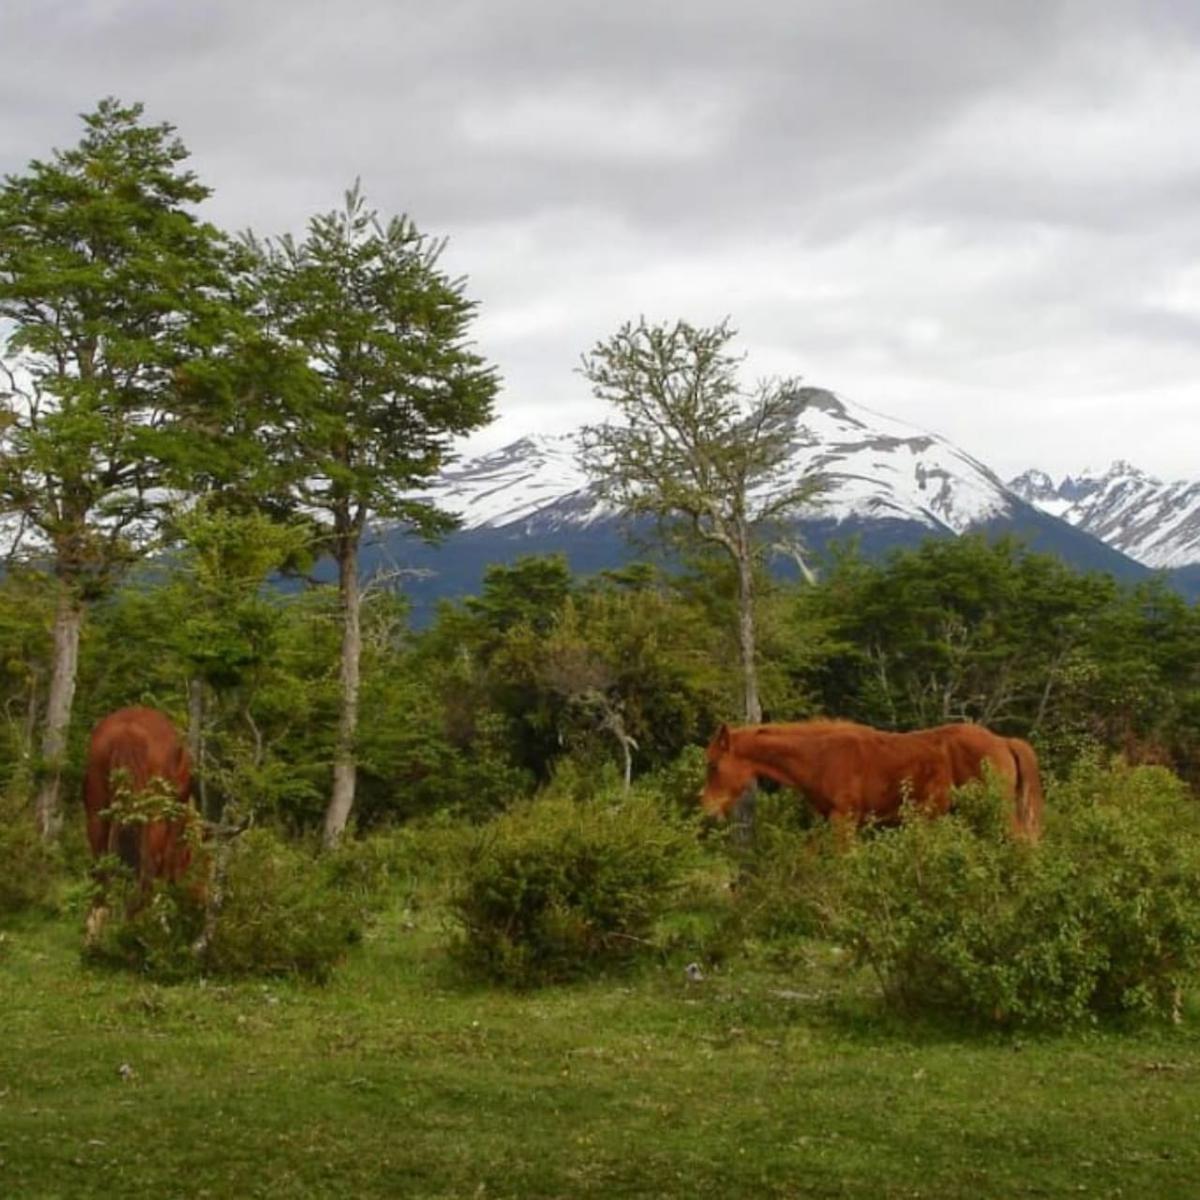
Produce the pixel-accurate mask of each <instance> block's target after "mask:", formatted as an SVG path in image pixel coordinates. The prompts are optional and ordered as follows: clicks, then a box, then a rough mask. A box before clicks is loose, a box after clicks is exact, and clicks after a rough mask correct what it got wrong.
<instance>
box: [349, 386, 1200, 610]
mask: <svg viewBox="0 0 1200 1200" xmlns="http://www.w3.org/2000/svg"><path fill="white" fill-rule="evenodd" d="M795 401H796V403H795V406H794V410H793V412H792V414H791V416H790V418H789V421H788V424H787V426H786V433H787V437H788V441H789V455H788V460H787V469H786V470H785V471H783V472H782V473H781V476H778V477H776V478H773V479H772V480H770V481H768V482H766V483H764V484H763V485H761V486H760V487H759V488H757V489H755V490H754V492H753V493H752V498H753V499H755V500H757V501H765V500H767V499H769V497H770V494H771V489H773V488H776V489H777V488H782V487H790V486H792V485H793V484H794V483H795V481H796V478H797V476H798V475H801V474H807V473H812V472H817V473H820V474H821V475H823V476H824V478H825V479H826V481H827V483H828V488H827V490H826V492H825V493H824V494H823V495H822V497H821V501H820V502H819V503H816V504H813V505H809V506H807V507H804V508H801V509H800V510H798V512H797V513H796V516H795V519H794V521H793V522H792V524H793V526H794V528H795V532H797V533H798V534H799V536H800V538H801V539H802V540H803V541H804V542H805V543H806V544H807V545H808V547H809V550H810V552H811V553H812V555H814V556H816V557H819V556H820V555H821V554H823V553H825V552H826V551H827V550H828V549H829V548H830V547H831V546H832V545H833V544H834V543H835V542H845V541H847V540H848V539H851V538H853V539H854V540H856V541H857V542H858V543H859V544H860V547H861V549H862V552H863V553H864V554H865V555H867V556H868V557H878V556H880V555H882V554H885V553H887V552H888V551H889V550H891V549H895V548H898V547H911V546H915V545H917V544H919V543H920V542H921V541H922V540H924V539H925V538H927V537H931V536H933V537H956V536H961V535H962V534H964V533H969V532H979V533H982V534H984V535H986V536H988V537H1000V536H1004V535H1010V534H1011V535H1015V536H1017V537H1018V538H1019V539H1021V540H1022V541H1023V542H1025V543H1026V544H1027V545H1029V546H1030V548H1031V549H1034V550H1040V551H1047V552H1051V553H1056V554H1058V555H1059V556H1060V557H1061V558H1063V559H1064V560H1065V561H1067V562H1068V563H1070V564H1072V565H1074V566H1076V567H1077V568H1078V569H1081V570H1099V571H1106V572H1108V573H1110V574H1112V575H1114V576H1116V577H1117V578H1119V579H1121V580H1123V581H1125V582H1136V581H1138V580H1142V579H1147V578H1149V577H1150V575H1151V574H1152V570H1151V569H1150V568H1149V567H1148V566H1147V565H1145V564H1142V563H1139V562H1137V561H1135V560H1134V559H1133V558H1131V557H1130V556H1129V555H1127V554H1125V553H1123V552H1121V551H1120V550H1119V549H1116V548H1114V547H1113V546H1111V545H1109V544H1107V543H1106V542H1105V541H1104V540H1103V539H1101V538H1099V537H1097V536H1096V535H1094V534H1093V533H1091V532H1089V531H1088V530H1087V529H1083V528H1080V527H1079V526H1078V525H1075V524H1073V523H1071V522H1070V521H1067V520H1063V519H1062V518H1061V517H1060V516H1058V515H1057V514H1056V513H1054V512H1053V511H1052V510H1051V509H1052V506H1053V503H1057V504H1058V505H1059V506H1069V504H1071V503H1073V501H1070V500H1068V499H1066V498H1064V497H1063V496H1062V495H1060V494H1059V492H1060V489H1061V486H1062V485H1060V484H1055V482H1054V481H1053V480H1052V479H1051V478H1050V477H1049V476H1044V478H1043V479H1042V480H1040V481H1034V480H1032V478H1031V479H1030V480H1027V481H1026V483H1025V484H1022V485H1021V487H1019V488H1017V487H1013V486H1010V484H1007V483H1005V482H1004V481H1003V480H1002V479H1001V478H1000V477H999V476H998V475H997V474H996V473H995V472H994V471H992V470H991V469H990V468H989V467H987V466H986V465H985V464H984V463H983V462H982V461H981V460H979V459H977V458H975V457H974V456H972V455H971V454H969V453H967V452H965V451H964V450H962V449H960V448H959V447H957V446H955V445H953V444H952V443H951V442H949V441H948V440H947V439H946V438H944V437H941V436H940V435H938V434H935V433H931V432H929V431H927V430H923V429H919V428H917V427H915V426H913V425H910V424H908V423H907V422H904V421H900V420H898V419H896V418H893V417H890V416H887V415H885V414H882V413H878V412H876V411H875V410H873V409H870V408H867V407H866V406H864V405H859V404H856V403H853V402H851V401H849V400H846V399H844V398H842V397H839V396H837V395H836V394H834V393H832V392H829V391H826V390H824V389H820V388H803V389H799V390H798V391H797V392H796V394H795ZM579 445H580V441H579V431H578V430H576V431H573V432H571V433H566V434H537V433H534V434H528V435H526V436H524V437H521V438H518V439H516V440H514V441H513V442H511V443H509V444H508V445H506V446H503V447H500V448H499V449H497V450H493V451H491V452H489V453H486V454H482V455H478V456H475V457H473V458H470V459H467V460H465V461H463V462H460V463H457V464H455V465H453V466H452V467H450V468H448V469H447V470H446V471H444V472H443V473H442V475H441V476H440V477H439V478H438V479H437V480H436V481H435V482H434V484H433V486H432V487H431V488H430V489H429V490H428V491H426V492H424V493H423V499H425V500H427V501H431V502H432V503H434V504H436V505H438V506H439V507H442V508H444V509H447V510H448V511H450V512H453V513H455V514H456V515H457V516H458V517H459V518H460V520H461V522H462V528H461V529H460V530H459V531H458V532H456V533H454V534H452V535H451V536H450V537H449V538H448V539H447V541H446V542H445V544H444V545H442V546H440V547H426V546H424V545H421V544H420V543H417V542H414V541H413V540H412V539H411V538H407V537H405V536H403V533H402V531H399V530H391V531H388V530H384V531H380V539H379V541H378V543H377V545H376V548H375V551H374V552H375V553H377V555H378V559H379V561H380V563H387V564H389V565H391V566H397V565H398V566H401V567H403V568H407V569H409V570H411V571H414V572H416V573H417V574H418V575H419V576H420V577H419V578H415V577H414V579H413V580H412V586H411V587H410V586H409V585H408V584H406V590H407V591H409V592H410V593H411V594H412V595H413V596H414V598H415V600H416V602H417V603H418V604H419V605H424V604H427V603H429V602H430V601H431V600H432V599H436V598H439V597H441V596H446V595H461V594H465V593H469V592H472V591H476V590H478V586H479V584H480V582H481V580H482V576H483V572H484V570H485V569H486V567H487V566H488V565H489V564H490V563H495V562H499V563H503V562H511V561H512V560H513V559H515V558H516V557H517V556H518V555H521V554H544V553H563V554H565V555H566V556H567V558H568V560H569V561H570V563H571V566H572V568H573V569H574V570H576V571H578V572H581V573H588V572H594V571H598V570H604V569H612V568H616V567H619V566H621V565H623V564H624V563H625V562H628V561H629V560H630V559H631V558H632V557H634V555H635V550H634V549H633V548H632V547H631V545H630V542H629V540H628V538H627V536H626V533H627V530H626V526H625V523H624V522H623V521H622V519H621V517H620V514H619V513H618V512H617V511H616V510H615V508H613V507H612V506H611V505H610V504H608V503H606V502H605V501H604V500H603V499H602V497H601V496H600V495H599V494H598V492H597V490H596V489H595V488H594V487H593V486H592V485H591V483H590V481H589V479H588V477H587V475H586V473H585V472H584V470H583V468H582V466H581V465H580V463H579V461H578V450H579ZM1026 474H1027V475H1030V476H1031V477H1032V476H1033V475H1034V474H1035V473H1034V472H1027V473H1026ZM1020 478H1023V477H1020ZM1081 478H1082V477H1081ZM1034 482H1040V483H1041V485H1042V490H1043V491H1044V492H1045V494H1044V495H1040V496H1036V497H1035V498H1034V499H1027V498H1026V496H1025V495H1022V494H1021V493H1022V491H1030V490H1032V491H1033V492H1036V491H1037V488H1033V487H1032V484H1033V483H1034ZM1078 490H1079V492H1080V494H1081V495H1082V494H1084V493H1086V494H1088V495H1090V494H1092V491H1093V490H1094V489H1093V488H1092V486H1091V481H1090V477H1089V479H1088V480H1085V481H1084V482H1083V483H1080V484H1079V485H1078ZM1047 506H1050V507H1049V508H1048V507H1047ZM371 553H372V552H371V551H368V552H367V554H366V555H365V557H364V563H367V562H369V561H370V559H371ZM780 569H781V571H782V572H783V573H784V574H787V573H790V571H792V570H794V564H793V565H792V566H789V565H787V564H784V563H781V564H780ZM1180 580H1181V582H1180V587H1181V590H1183V591H1185V592H1187V593H1188V594H1193V595H1194V594H1196V593H1197V592H1200V571H1197V572H1194V573H1191V574H1188V575H1187V576H1186V577H1185V576H1181V577H1180Z"/></svg>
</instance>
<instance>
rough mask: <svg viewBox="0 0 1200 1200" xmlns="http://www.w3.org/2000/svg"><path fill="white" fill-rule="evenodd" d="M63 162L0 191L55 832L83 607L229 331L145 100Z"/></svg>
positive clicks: (17, 506)
mask: <svg viewBox="0 0 1200 1200" xmlns="http://www.w3.org/2000/svg"><path fill="white" fill-rule="evenodd" d="M83 122H84V127H85V130H84V135H83V137H82V139H81V141H80V142H79V144H78V145H77V146H75V147H74V148H72V149H70V150H65V151H58V150H56V151H54V153H53V154H52V156H51V157H50V159H49V160H48V161H44V162H43V161H38V160H35V161H33V162H31V163H30V164H29V167H28V169H27V171H26V172H25V173H24V174H22V175H10V176H7V177H6V178H5V181H4V185H3V187H2V188H0V358H2V359H3V361H4V363H5V373H6V376H7V384H8V386H7V388H6V389H4V391H5V395H4V401H3V402H4V413H3V421H2V423H0V424H2V428H0V508H2V509H3V510H4V511H6V512H7V513H8V514H10V516H15V519H16V522H17V524H18V527H19V533H20V534H21V536H22V538H23V544H24V545H25V547H26V549H27V552H28V553H29V555H30V556H31V557H33V558H34V559H35V560H37V561H40V562H43V563H45V562H48V563H49V564H50V565H51V569H52V572H53V575H54V577H55V579H56V582H57V590H58V598H57V613H56V618H55V624H54V651H53V666H52V671H51V679H50V685H49V690H48V695H47V701H46V716H45V722H44V730H43V738H42V745H41V755H42V760H43V769H42V780H41V783H40V785H39V788H38V794H37V801H36V806H37V817H38V822H39V825H40V827H41V829H42V831H43V834H45V835H46V836H52V835H53V834H54V833H55V832H56V831H57V829H58V827H59V824H60V821H61V814H60V799H59V793H60V787H61V774H62V767H63V760H64V754H65V750H66V740H67V731H68V726H69V723H70V718H71V710H72V704H73V699H74V692H75V681H76V674H77V661H78V647H79V635H80V629H81V626H82V623H83V618H84V612H85V609H86V605H87V603H88V601H89V600H91V599H92V598H94V597H95V596H96V595H98V594H100V593H101V592H103V591H104V590H105V589H106V588H108V587H109V586H110V585H111V583H112V582H113V580H114V579H115V578H116V577H117V576H118V575H119V574H120V573H121V571H122V570H123V569H124V568H125V567H126V566H127V565H128V564H129V563H130V562H132V561H134V560H135V559H136V558H137V557H138V556H139V555H140V554H142V553H144V552H145V550H146V548H147V547H148V545H149V544H150V543H151V541H152V539H153V538H154V536H155V534H156V531H157V526H158V519H159V516H160V514H161V512H162V509H163V506H164V504H165V500H166V494H165V491H164V486H163V485H164V483H165V481H166V476H167V472H168V468H169V466H170V462H171V459H172V457H173V455H174V454H176V453H177V452H178V450H179V447H180V440H179V439H178V438H175V437H173V436H171V434H172V430H171V424H172V418H173V415H174V414H176V412H177V409H178V404H179V401H180V397H181V393H182V392H183V391H184V390H186V388H185V387H184V386H183V385H184V384H185V382H186V380H187V376H188V369H189V364H191V363H192V362H194V361H195V360H196V359H198V358H200V357H203V356H206V355H208V356H211V355H212V353H213V351H214V348H215V347H217V346H218V345H219V343H220V342H221V340H222V338H223V337H224V332H225V330H226V328H227V321H228V317H229V309H228V307H227V305H226V302H225V297H226V294H227V276H226V271H227V267H228V261H229V260H228V247H227V244H226V242H225V239H224V238H223V237H222V235H221V234H220V233H219V232H218V231H217V230H216V229H215V228H214V227H213V226H212V225H209V224H206V223H204V222H202V221H200V220H199V219H198V218H197V216H196V215H195V212H194V208H195V206H196V205H198V204H200V203H201V202H202V201H203V200H204V199H205V198H206V197H207V196H208V195H209V189H208V188H206V187H204V186H203V185H202V184H201V183H199V182H198V180H197V179H196V176H195V175H194V174H193V173H192V172H191V171H189V170H187V169H185V168H184V166H183V163H184V161H185V160H186V158H187V157H188V152H187V150H186V149H185V148H184V146H183V144H182V142H180V141H179V139H178V138H176V137H175V135H174V129H173V127H172V126H171V125H168V124H157V125H151V124H147V123H145V122H144V121H143V108H142V105H140V104H133V105H124V104H121V103H120V102H119V101H117V100H114V99H107V100H104V101H102V102H101V103H100V104H99V106H98V107H97V108H96V110H95V111H94V112H92V113H90V114H88V115H86V116H84V117H83Z"/></svg>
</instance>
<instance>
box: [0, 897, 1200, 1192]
mask: <svg viewBox="0 0 1200 1200" xmlns="http://www.w3.org/2000/svg"><path fill="white" fill-rule="evenodd" d="M439 920H440V916H439V914H438V913H437V912H436V911H429V912H428V913H425V914H423V915H422V918H421V924H420V925H419V926H418V927H417V928H406V924H408V923H406V922H404V921H402V920H401V914H399V913H393V914H391V915H390V916H385V917H384V918H383V919H382V920H381V921H380V922H379V923H378V924H377V925H376V927H375V929H374V931H373V932H372V934H371V935H370V936H369V938H368V941H367V943H366V944H365V945H363V946H361V947H359V948H357V949H356V950H355V951H354V952H353V954H352V955H351V957H350V958H349V959H348V961H347V963H346V964H345V966H344V967H343V968H342V969H341V970H340V971H339V972H338V974H337V975H336V976H335V978H334V980H333V982H332V983H331V984H329V985H328V986H326V987H323V988H319V987H313V986H304V985H299V984H293V983H290V982H279V983H270V984H266V985H264V984H262V983H252V984H249V983H247V984H238V985H234V986H223V985H215V984H211V983H210V984H208V985H207V986H202V985H198V984H187V985H180V986H177V987H157V986H153V985H149V984H146V983H144V982H141V981H139V980H138V979H136V978H133V977H130V976H128V975H122V974H119V973H111V972H106V971H100V970H97V969H95V968H87V967H84V966H82V965H81V964H80V959H79V929H78V925H77V922H76V921H75V920H74V919H68V918H54V919H50V918H38V919H29V920H26V921H24V922H22V923H20V924H18V925H16V926H12V927H10V928H9V929H8V930H7V932H6V933H5V934H4V940H3V942H2V943H0V1029H2V1031H3V1034H2V1036H0V1196H3V1197H5V1198H10V1197H59V1196H61V1197H88V1196H102V1197H115V1196H154V1197H176V1196H178V1197H204V1196H212V1197H243V1196H245V1197H250V1196H261V1197H292V1196H346V1197H371V1196H429V1197H434V1196H447V1197H449V1196H455V1197H457V1196H465V1197H472V1196H481V1197H488V1196H511V1197H526V1196H563V1197H571V1196H588V1195H606V1196H688V1197H695V1196H829V1197H834V1196H845V1197H858V1196H862V1197H868V1196H870V1197H900V1196H935V1197H964V1198H965V1197H972V1198H974V1197H981V1196H985V1197H986V1196H997V1197H1015V1196H1066V1195H1090V1196H1125V1197H1155V1198H1161V1197H1176V1196H1177V1197H1197V1196H1200V1035H1198V1033H1197V1029H1198V1028H1200V1021H1198V1020H1197V1014H1196V1012H1195V1010H1194V1007H1193V1008H1191V1009H1189V1014H1188V1017H1189V1019H1188V1020H1187V1021H1185V1023H1184V1024H1183V1025H1182V1026H1180V1027H1175V1028H1164V1027H1158V1028H1151V1029H1148V1030H1147V1029H1143V1030H1140V1031H1134V1032H1129V1031H1125V1032H1122V1031H1118V1030H1111V1029H1107V1030H1095V1031H1088V1032H1082V1033H1081V1032H1076V1033H1073V1034H1071V1035H1069V1036H1058V1037H1032V1036H1021V1037H1019V1038H1015V1037H1012V1036H1007V1035H999V1034H969V1033H962V1032H954V1031H948V1030H947V1029H945V1028H944V1027H943V1028H938V1027H936V1026H928V1027H920V1028H917V1029H913V1028H912V1027H906V1026H903V1025H900V1024H897V1023H896V1022H895V1021H894V1020H892V1019H888V1018H885V1017H883V1016H882V1015H880V1014H879V1013H878V1012H877V1011H876V1009H875V1008H874V1005H873V1003H872V1000H871V996H870V989H869V987H868V986H867V981H866V980H864V979H860V978H855V977H851V976H848V975H846V974H845V973H843V972H840V971H838V970H835V969H834V966H833V964H832V961H831V960H832V955H831V953H830V951H829V950H828V949H827V948H822V947H819V946H813V947H811V948H810V949H809V950H808V951H807V952H806V953H805V954H803V955H801V956H800V957H799V959H797V960H796V961H794V962H792V963H791V964H790V965H789V966H788V967H787V968H786V969H785V968H783V967H775V968H771V967H769V966H767V965H764V964H763V963H755V964H754V965H739V963H738V962H736V961H735V962H733V963H730V964H728V965H726V966H725V967H724V968H723V969H722V970H721V971H719V972H710V973H709V974H708V975H707V977H706V978H705V979H703V980H702V981H700V982H690V981H689V980H688V979H687V978H686V976H685V973H684V971H683V970H682V961H680V962H672V963H670V964H669V965H661V964H660V965H651V966H648V967H646V968H644V969H642V970H640V971H639V972H638V973H637V974H635V975H632V976H629V977H624V978H616V979H612V980H607V981H602V982H596V983H591V984H587V985H580V986H575V987H570V988H556V989H551V990H547V991H542V992H533V993H511V992H504V991H500V990H494V989H489V988H483V987H480V986H478V985H472V984H469V983H466V982H464V981H463V980H462V979H461V978H458V977H456V976H455V974H454V973H453V971H452V970H451V969H450V968H449V966H448V964H447V963H446V961H445V958H444V954H443V952H442V950H441V948H440V944H441V939H440V937H439V933H438V923H439Z"/></svg>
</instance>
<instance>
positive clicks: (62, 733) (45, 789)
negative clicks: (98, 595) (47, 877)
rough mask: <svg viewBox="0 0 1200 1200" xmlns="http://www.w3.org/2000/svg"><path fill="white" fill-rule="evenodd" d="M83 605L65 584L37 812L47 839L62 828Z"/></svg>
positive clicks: (58, 614)
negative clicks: (68, 740) (68, 738)
mask: <svg viewBox="0 0 1200 1200" xmlns="http://www.w3.org/2000/svg"><path fill="white" fill-rule="evenodd" d="M82 627H83V608H82V606H81V605H80V604H79V602H78V601H77V600H76V599H75V597H74V596H72V594H71V590H70V588H69V587H68V586H66V585H63V587H62V590H61V591H60V592H59V596H58V608H57V611H56V612H55V614H54V658H53V662H52V664H51V669H50V691H49V693H48V695H47V698H46V726H45V729H44V731H43V733H42V771H43V772H44V774H43V776H42V782H41V785H40V786H39V788H38V793H37V800H36V802H35V811H36V813H37V823H38V830H39V831H40V832H41V835H42V837H43V838H45V839H46V840H47V841H50V840H52V839H53V838H56V837H57V836H58V833H59V831H60V830H61V829H62V773H63V767H64V766H65V765H66V757H67V730H68V729H69V728H70V725H71V708H72V705H73V704H74V701H75V681H76V678H77V676H78V669H79V632H80V629H81V628H82Z"/></svg>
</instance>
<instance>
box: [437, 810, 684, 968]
mask: <svg viewBox="0 0 1200 1200" xmlns="http://www.w3.org/2000/svg"><path fill="white" fill-rule="evenodd" d="M694 848H695V841H694V838H693V837H692V834H691V831H690V828H689V826H688V825H687V824H685V823H684V822H683V821H681V820H680V819H679V818H678V817H676V816H673V815H669V814H668V813H667V812H666V811H664V805H663V802H662V801H661V799H660V798H659V797H658V796H657V795H656V794H654V793H652V792H649V791H645V790H638V791H635V792H634V793H633V794H632V795H630V796H627V797H625V796H621V795H620V793H619V792H612V793H609V794H608V795H602V796H599V797H597V798H596V799H594V800H585V801H577V800H574V799H571V798H570V797H568V796H563V795H559V794H546V795H543V796H541V797H539V798H537V799H535V800H533V801H529V802H526V803H524V804H521V805H518V806H517V807H515V808H513V809H512V810H511V811H509V812H508V813H505V814H504V815H502V816H500V817H498V818H497V819H496V820H494V821H492V822H491V823H490V824H489V825H487V826H485V827H483V828H482V829H480V830H479V831H477V833H476V835H475V838H474V841H473V844H472V845H471V847H470V849H469V851H468V852H467V854H466V856H465V861H464V864H463V879H462V883H461V884H460V886H459V888H458V889H457V891H456V893H455V894H454V896H453V898H452V902H451V909H452V912H453V914H454V917H455V919H456V921H457V923H458V925H459V926H460V928H461V933H462V937H461V940H460V941H459V943H458V945H457V950H458V953H459V956H460V958H461V960H462V961H463V962H465V963H466V964H467V965H468V966H469V967H470V968H472V969H473V970H475V971H477V972H479V973H481V974H483V975H484V976H486V977H488V978H491V979H495V980H499V981H502V982H506V983H510V984H515V985H532V984H540V983H548V982H555V981H565V980H569V979H573V978H576V977H579V976H582V975H584V974H587V973H589V972H594V971H596V970H597V969H600V968H603V967H605V966H611V965H614V964H619V963H622V962H625V961H626V960H628V959H630V958H631V957H633V956H634V955H635V954H636V953H637V952H638V951H639V950H641V949H644V948H645V947H646V946H647V945H649V944H650V937H651V934H652V932H653V928H654V924H655V921H656V919H657V918H658V917H659V915H660V914H661V913H662V912H663V911H664V909H665V908H666V906H667V904H668V903H669V901H670V900H671V898H672V896H673V895H674V893H675V892H676V890H677V889H678V888H679V887H680V885H681V884H682V881H683V878H684V874H685V871H686V869H687V867H688V865H689V864H690V863H691V861H692V858H693V854H694Z"/></svg>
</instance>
